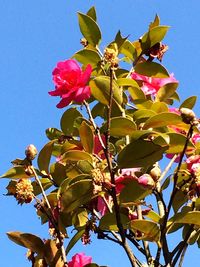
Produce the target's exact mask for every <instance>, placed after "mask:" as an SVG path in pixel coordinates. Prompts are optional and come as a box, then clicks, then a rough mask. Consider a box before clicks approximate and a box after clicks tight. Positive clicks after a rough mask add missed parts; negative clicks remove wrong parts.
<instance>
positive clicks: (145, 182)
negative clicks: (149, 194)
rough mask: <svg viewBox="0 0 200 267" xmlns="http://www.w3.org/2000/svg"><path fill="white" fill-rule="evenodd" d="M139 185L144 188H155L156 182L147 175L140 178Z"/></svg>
mask: <svg viewBox="0 0 200 267" xmlns="http://www.w3.org/2000/svg"><path fill="white" fill-rule="evenodd" d="M138 183H139V184H140V185H142V186H144V187H150V188H153V187H154V186H155V182H154V180H153V178H152V177H151V176H150V175H149V174H147V173H145V174H143V175H141V176H140V177H139V178H138Z"/></svg>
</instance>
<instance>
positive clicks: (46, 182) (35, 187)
mask: <svg viewBox="0 0 200 267" xmlns="http://www.w3.org/2000/svg"><path fill="white" fill-rule="evenodd" d="M40 182H41V184H42V187H43V189H44V190H45V191H46V190H47V189H49V188H50V187H51V186H52V182H51V181H50V180H49V179H48V178H41V179H40ZM31 184H32V186H33V193H34V195H35V196H37V195H39V194H41V193H42V191H41V188H40V186H39V185H38V183H37V182H36V181H33V182H32V183H31Z"/></svg>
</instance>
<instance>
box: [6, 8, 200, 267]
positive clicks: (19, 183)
mask: <svg viewBox="0 0 200 267" xmlns="http://www.w3.org/2000/svg"><path fill="white" fill-rule="evenodd" d="M78 20H79V26H80V31H81V33H82V35H83V38H82V39H81V45H82V47H81V49H80V50H79V51H78V52H75V53H74V54H73V55H72V58H70V59H65V60H63V61H60V62H58V63H57V65H56V67H55V69H54V70H53V83H54V85H55V89H54V90H53V91H50V92H49V95H50V96H54V97H59V98H58V104H57V108H62V109H63V111H64V113H63V115H62V117H61V120H60V129H56V128H48V129H47V130H46V135H47V138H48V139H49V141H48V142H47V144H45V145H44V147H43V148H42V150H41V151H40V152H39V153H38V152H37V149H36V148H35V146H34V145H29V146H28V147H27V148H26V150H25V158H24V159H18V158H17V159H15V160H14V161H13V162H12V164H13V167H12V168H11V169H10V170H8V171H7V172H6V173H5V174H3V175H2V176H1V177H2V178H9V179H10V181H9V184H8V186H7V191H8V192H7V195H11V196H14V197H15V198H16V200H17V202H18V203H19V204H21V205H25V204H29V203H30V202H32V201H34V202H35V207H36V211H37V216H39V217H40V218H41V222H42V224H45V223H47V224H48V228H49V233H50V238H49V239H46V240H44V239H43V238H42V237H41V238H40V237H38V236H35V235H33V234H31V233H22V232H9V233H7V235H8V237H9V238H10V239H11V240H12V241H13V242H15V243H17V244H18V245H21V246H24V247H26V248H27V249H28V252H27V258H28V260H29V261H30V264H32V266H35V267H36V266H56V267H63V266H65V267H67V266H68V267H83V266H85V267H86V266H87V267H97V266H99V265H97V264H96V263H93V260H92V257H91V256H86V255H85V254H84V253H82V252H80V251H79V252H78V253H77V254H75V255H74V256H73V257H72V259H68V252H69V251H70V249H71V248H72V247H74V246H75V244H76V242H77V241H78V240H81V241H82V243H83V244H84V245H87V244H90V242H91V236H94V237H95V236H96V238H98V239H99V240H100V239H103V240H108V241H110V242H115V243H117V244H119V246H121V248H122V249H123V250H124V251H125V252H126V255H127V257H128V259H129V261H130V266H133V267H137V266H152V267H153V266H155V267H158V266H160V267H164V266H168V267H173V266H176V265H177V264H179V265H178V266H182V263H183V260H184V255H185V252H186V250H187V247H188V246H189V245H193V244H195V243H197V245H198V247H200V211H199V209H200V204H199V203H200V198H199V195H200V155H199V151H200V133H199V128H198V127H199V119H198V118H197V117H196V115H195V113H194V112H193V111H192V108H193V107H194V105H195V102H196V97H195V96H191V97H189V98H187V99H186V100H184V101H183V102H181V101H180V99H179V96H178V93H177V87H178V81H177V80H176V78H175V76H174V74H172V73H169V72H168V71H167V70H166V68H165V67H164V66H163V65H162V64H161V63H160V62H161V61H162V59H163V57H164V54H165V52H166V51H167V49H168V46H167V45H165V44H163V42H162V40H163V38H164V37H165V35H166V33H167V31H168V27H167V26H163V25H160V19H159V17H158V16H156V17H155V19H154V21H153V22H151V23H150V25H149V27H148V29H147V32H146V33H144V34H143V35H142V36H141V37H140V38H139V39H137V40H135V41H133V40H129V38H128V37H122V35H121V33H120V31H119V32H118V33H117V34H116V36H115V38H114V40H113V41H112V42H111V43H110V44H108V45H107V46H106V47H105V49H104V50H103V51H101V50H100V46H99V44H100V42H101V31H100V28H99V26H98V24H97V18H96V11H95V8H94V7H92V8H91V9H90V10H89V11H88V12H87V14H82V13H78ZM175 106H176V107H175ZM37 154H38V156H37ZM36 156H37V162H35V157H36ZM47 189H48V191H47ZM69 228H70V229H74V231H73V232H72V234H73V236H71V230H70V231H69V230H68V229H69ZM177 231H179V234H177ZM68 232H70V233H69V235H68ZM180 233H182V235H181V234H180ZM170 235H175V236H176V241H175V242H174V247H172V244H170V246H169V237H170ZM64 241H65V242H64ZM99 242H100V241H99ZM65 244H67V245H65ZM135 251H137V253H135ZM140 255H141V257H140ZM144 259H146V263H144ZM121 266H123V265H121Z"/></svg>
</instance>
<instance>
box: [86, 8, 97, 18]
mask: <svg viewBox="0 0 200 267" xmlns="http://www.w3.org/2000/svg"><path fill="white" fill-rule="evenodd" d="M87 15H88V16H89V17H91V18H92V19H93V20H94V21H96V20H97V15H96V9H95V7H94V6H92V7H91V8H90V9H89V10H88V12H87Z"/></svg>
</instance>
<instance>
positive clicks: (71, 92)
mask: <svg viewBox="0 0 200 267" xmlns="http://www.w3.org/2000/svg"><path fill="white" fill-rule="evenodd" d="M91 72H92V67H91V65H87V67H86V69H85V70H84V71H82V70H81V68H80V67H79V65H78V63H77V62H76V61H75V60H73V59H69V60H65V61H61V62H58V64H57V66H56V68H55V69H54V70H53V73H52V74H53V82H54V84H55V90H54V91H50V92H49V94H50V95H51V96H60V97H61V98H62V99H61V101H60V102H59V103H58V104H57V108H63V107H66V106H67V105H68V104H69V103H70V102H71V101H76V102H79V103H81V102H83V101H84V100H86V99H88V98H89V97H90V95H91V92H90V87H89V86H87V83H88V81H89V79H90V75H91Z"/></svg>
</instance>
